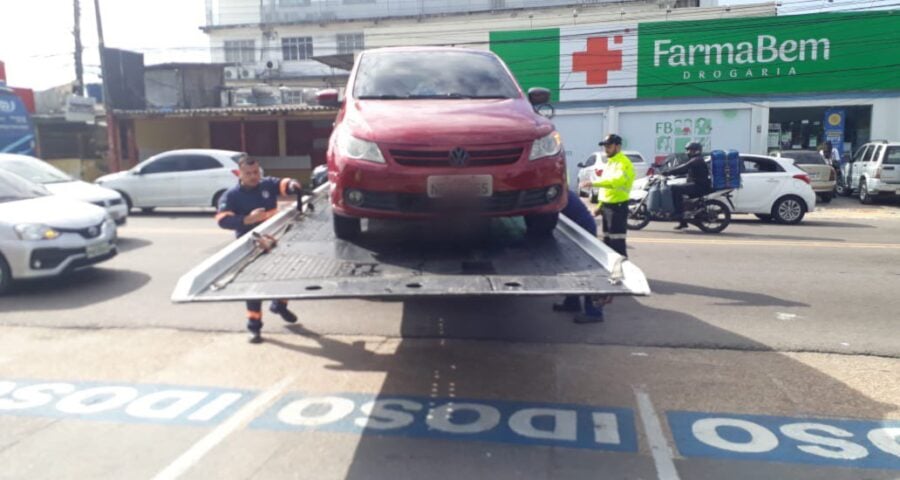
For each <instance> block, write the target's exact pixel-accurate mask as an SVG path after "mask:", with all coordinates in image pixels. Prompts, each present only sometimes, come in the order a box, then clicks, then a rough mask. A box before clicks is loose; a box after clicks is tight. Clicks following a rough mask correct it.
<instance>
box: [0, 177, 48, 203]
mask: <svg viewBox="0 0 900 480" xmlns="http://www.w3.org/2000/svg"><path fill="white" fill-rule="evenodd" d="M47 195H50V192H48V191H47V189H46V188H44V187H43V186H41V185H39V184H36V183H32V182H29V181H28V180H26V179H24V178H22V177H20V176H18V175H15V174H12V173H9V172H5V171H2V170H0V203H5V202H15V201H18V200H28V199H30V198H38V197H44V196H47Z"/></svg>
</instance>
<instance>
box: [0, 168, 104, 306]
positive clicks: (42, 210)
mask: <svg viewBox="0 0 900 480" xmlns="http://www.w3.org/2000/svg"><path fill="white" fill-rule="evenodd" d="M116 253H117V250H116V223H115V222H114V221H113V219H112V218H111V217H110V216H109V215H108V214H107V213H106V211H105V210H104V209H102V208H100V207H98V206H96V205H91V204H89V203H84V202H73V201H71V200H67V199H65V198H63V197H60V196H58V195H53V194H52V193H50V192H49V191H48V190H47V189H46V188H44V187H43V186H42V185H39V184H36V183H33V182H30V181H28V180H25V179H24V178H22V177H20V176H18V175H16V174H13V173H9V172H7V171H4V170H0V293H2V292H3V291H5V290H6V289H7V288H9V286H10V284H11V283H12V281H13V280H22V279H28V278H40V277H52V276H56V275H60V274H62V273H65V272H68V271H71V270H75V269H78V268H83V267H87V266H89V265H93V264H95V263H99V262H102V261H104V260H108V259H110V258H112V257H114V256H115V255H116Z"/></svg>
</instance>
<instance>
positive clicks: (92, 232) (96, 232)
mask: <svg viewBox="0 0 900 480" xmlns="http://www.w3.org/2000/svg"><path fill="white" fill-rule="evenodd" d="M55 230H56V231H58V232H61V233H77V234H79V235H81V236H82V237H83V238H86V239H88V240H90V239H92V238H97V237H99V236H100V234H102V233H103V223H98V224H97V225H94V226H91V227H87V228H56V229H55Z"/></svg>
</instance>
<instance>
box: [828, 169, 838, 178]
mask: <svg viewBox="0 0 900 480" xmlns="http://www.w3.org/2000/svg"><path fill="white" fill-rule="evenodd" d="M836 179H837V174H836V173H835V172H834V169H833V168H832V169H831V173H829V174H828V181H833V180H836Z"/></svg>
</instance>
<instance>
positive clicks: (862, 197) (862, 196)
mask: <svg viewBox="0 0 900 480" xmlns="http://www.w3.org/2000/svg"><path fill="white" fill-rule="evenodd" d="M859 203H862V204H865V205H869V204H870V203H872V195H869V188H868V187H867V186H866V179H865V178H862V179H860V180H859Z"/></svg>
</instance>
